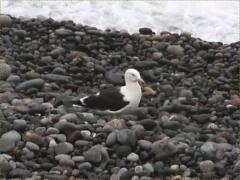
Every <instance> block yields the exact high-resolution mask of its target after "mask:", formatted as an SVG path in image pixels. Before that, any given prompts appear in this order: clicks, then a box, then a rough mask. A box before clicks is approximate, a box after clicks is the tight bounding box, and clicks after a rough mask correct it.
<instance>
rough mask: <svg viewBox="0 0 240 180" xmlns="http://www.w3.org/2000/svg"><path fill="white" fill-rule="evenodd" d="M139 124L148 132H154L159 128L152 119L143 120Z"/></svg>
mask: <svg viewBox="0 0 240 180" xmlns="http://www.w3.org/2000/svg"><path fill="white" fill-rule="evenodd" d="M139 124H141V125H142V126H143V127H144V129H146V130H153V129H154V128H156V127H157V123H156V122H155V121H154V120H151V119H145V120H141V121H140V122H139Z"/></svg>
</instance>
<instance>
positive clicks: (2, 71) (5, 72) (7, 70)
mask: <svg viewBox="0 0 240 180" xmlns="http://www.w3.org/2000/svg"><path fill="white" fill-rule="evenodd" d="M0 23H1V16H0ZM11 72H12V68H11V67H10V66H9V65H8V64H6V63H1V62H0V80H6V79H7V78H8V77H9V76H10V75H11Z"/></svg>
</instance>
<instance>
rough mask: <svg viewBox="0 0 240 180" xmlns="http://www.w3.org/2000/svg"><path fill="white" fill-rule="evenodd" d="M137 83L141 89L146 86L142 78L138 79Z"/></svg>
mask: <svg viewBox="0 0 240 180" xmlns="http://www.w3.org/2000/svg"><path fill="white" fill-rule="evenodd" d="M138 83H139V84H140V86H142V87H145V86H146V85H147V84H146V82H145V81H144V80H143V79H142V78H140V79H138Z"/></svg>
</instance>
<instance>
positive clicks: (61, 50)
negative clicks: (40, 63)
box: [49, 47, 65, 59]
mask: <svg viewBox="0 0 240 180" xmlns="http://www.w3.org/2000/svg"><path fill="white" fill-rule="evenodd" d="M64 53H65V49H64V48H62V47H57V48H56V49H53V50H52V51H51V52H50V53H49V55H50V56H52V57H53V58H55V59H56V58H58V57H59V56H61V55H63V54H64Z"/></svg>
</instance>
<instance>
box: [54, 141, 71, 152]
mask: <svg viewBox="0 0 240 180" xmlns="http://www.w3.org/2000/svg"><path fill="white" fill-rule="evenodd" d="M72 151H73V145H72V144H70V143H68V142H61V143H59V144H57V146H56V147H55V153H56V154H68V153H71V152H72Z"/></svg>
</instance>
